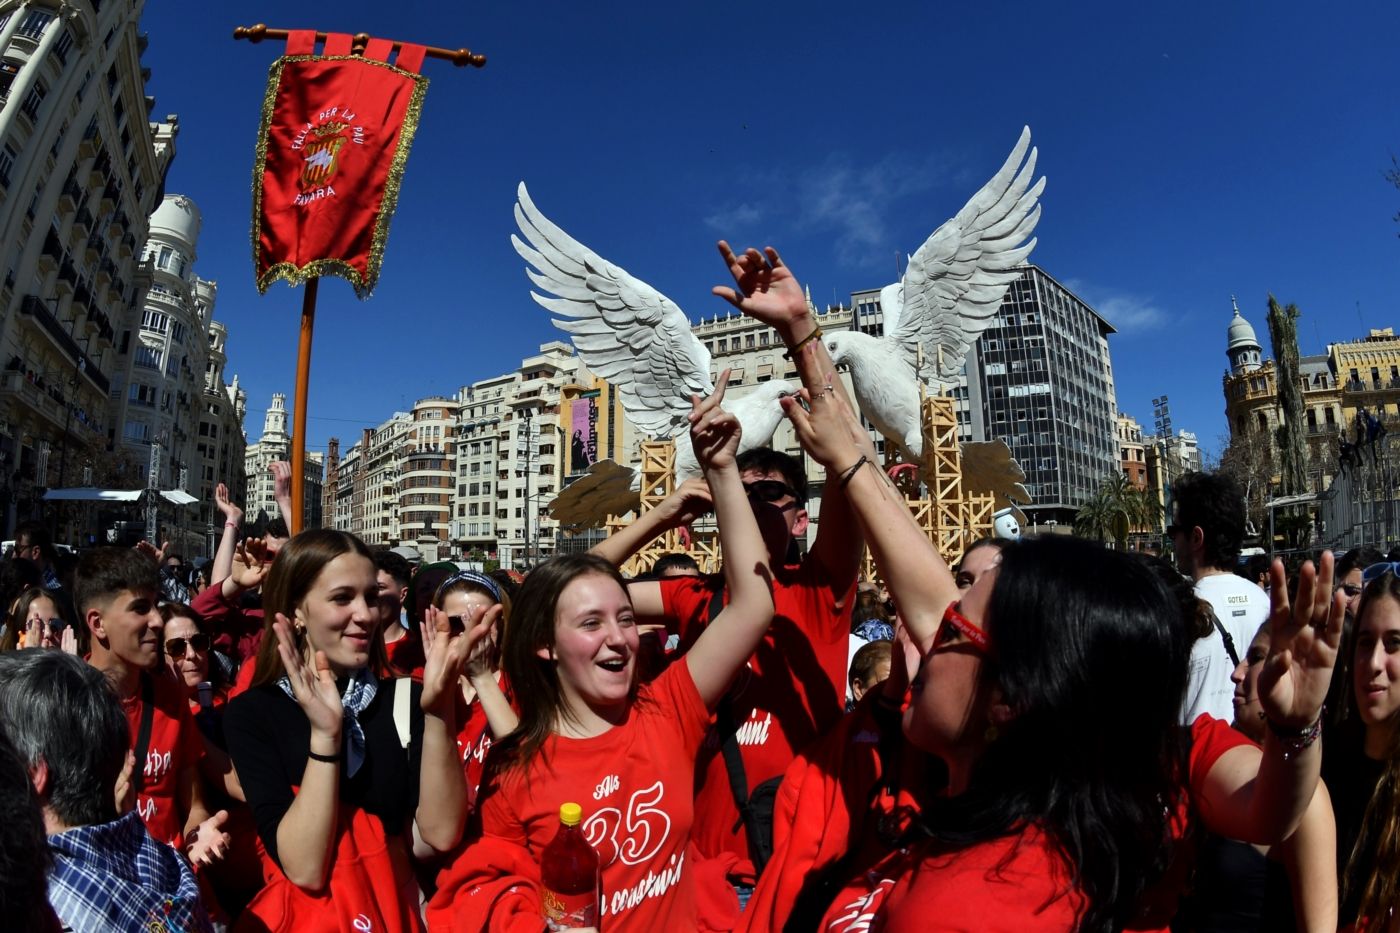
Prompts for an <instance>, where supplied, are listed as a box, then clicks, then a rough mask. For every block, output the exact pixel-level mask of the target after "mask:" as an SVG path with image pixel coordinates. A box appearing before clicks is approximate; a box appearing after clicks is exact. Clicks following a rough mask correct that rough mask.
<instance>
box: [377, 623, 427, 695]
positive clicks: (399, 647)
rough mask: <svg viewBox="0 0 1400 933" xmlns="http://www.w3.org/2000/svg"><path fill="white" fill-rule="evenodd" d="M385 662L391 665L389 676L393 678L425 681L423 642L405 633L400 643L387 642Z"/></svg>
mask: <svg viewBox="0 0 1400 933" xmlns="http://www.w3.org/2000/svg"><path fill="white" fill-rule="evenodd" d="M384 658H385V662H386V663H387V664H388V665H389V675H390V676H392V677H411V678H413V679H414V680H416V681H418V682H420V683H421V682H422V680H423V665H424V664H425V663H426V658H425V656H424V654H423V640H422V639H421V638H415V637H414V636H412V635H410V634H408V633H404V635H403V636H402V637H401V638H399V640H398V641H392V642H387V643H385V645H384Z"/></svg>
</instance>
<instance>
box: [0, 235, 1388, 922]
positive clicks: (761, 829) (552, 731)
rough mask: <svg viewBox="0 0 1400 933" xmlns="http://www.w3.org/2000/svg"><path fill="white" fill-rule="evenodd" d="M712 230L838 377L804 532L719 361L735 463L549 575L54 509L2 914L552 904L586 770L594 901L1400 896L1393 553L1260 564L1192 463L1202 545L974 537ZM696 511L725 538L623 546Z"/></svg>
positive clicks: (11, 813) (5, 740) (1334, 914)
mask: <svg viewBox="0 0 1400 933" xmlns="http://www.w3.org/2000/svg"><path fill="white" fill-rule="evenodd" d="M721 255H722V257H723V259H724V261H725V263H726V265H727V266H728V268H729V271H730V272H731V274H732V276H733V279H734V283H733V285H732V286H727V287H722V288H717V289H716V293H717V294H720V295H721V296H722V297H724V298H726V299H727V300H729V301H730V302H732V303H733V304H734V305H735V306H736V307H737V308H738V309H739V310H741V311H742V312H744V313H745V314H748V315H750V316H752V317H754V318H756V319H757V320H759V321H762V322H764V323H765V324H768V325H770V326H771V327H773V328H774V329H775V330H776V331H777V333H778V335H779V336H780V338H781V339H782V340H783V342H784V343H785V344H786V346H787V348H788V354H789V356H790V358H791V359H792V360H793V361H794V362H795V364H796V367H797V370H798V374H799V376H800V378H801V380H802V384H803V388H802V389H801V390H800V392H799V393H798V394H796V395H795V396H792V397H790V398H787V399H784V400H783V406H784V410H785V413H786V415H787V417H788V418H789V420H790V421H791V423H792V425H793V428H794V431H795V434H796V436H797V438H798V440H799V442H800V443H801V445H802V447H803V449H804V450H805V451H806V453H807V455H808V456H809V457H811V458H812V459H813V460H814V461H816V462H817V463H819V464H820V465H821V466H823V467H825V471H826V477H825V481H824V484H823V488H822V490H821V513H820V521H819V522H818V523H817V531H816V534H815V537H814V538H813V540H812V543H811V546H810V547H808V548H806V549H805V551H803V550H802V549H801V548H800V547H799V546H798V542H799V541H802V540H804V539H805V538H806V537H807V531H808V524H809V522H810V521H811V518H812V517H811V516H810V515H809V513H808V510H807V502H808V497H809V490H808V488H807V480H806V473H805V470H804V468H803V464H802V463H800V462H799V461H798V460H796V459H795V458H793V457H790V456H788V455H785V454H783V453H780V452H777V451H773V450H770V449H766V448H756V449H752V450H747V451H745V452H744V453H743V454H740V453H739V452H738V450H739V439H740V427H739V424H738V421H737V420H736V419H735V418H734V417H733V415H731V414H729V413H727V412H726V411H725V410H724V409H723V408H722V407H721V402H722V401H723V398H724V395H725V391H726V382H727V373H723V374H721V375H720V378H719V379H718V380H717V386H718V387H717V389H716V390H715V392H714V394H713V395H712V396H710V397H708V398H698V397H697V398H695V399H694V401H693V410H692V413H691V416H690V422H691V427H690V440H689V442H690V443H691V444H692V445H693V447H694V451H695V455H696V460H697V462H698V463H699V465H700V468H701V471H702V474H703V476H702V478H701V479H696V480H691V481H687V482H686V483H683V484H682V485H681V486H680V487H679V488H677V490H676V491H675V492H674V494H672V495H671V496H669V497H668V498H667V499H666V500H665V501H664V502H662V503H661V504H660V505H659V506H657V507H656V508H654V509H651V510H649V511H648V512H646V513H644V514H642V515H641V516H640V517H639V518H638V519H637V520H635V521H634V522H632V523H631V524H630V525H628V526H626V527H624V528H622V529H621V530H619V531H617V532H616V533H614V534H613V535H612V536H611V537H609V538H608V539H607V540H605V541H604V542H602V543H601V544H599V545H597V546H596V547H595V548H594V549H593V550H592V551H591V552H589V553H587V554H569V555H562V556H558V557H555V558H552V559H550V560H547V561H545V562H543V563H542V564H540V565H539V566H538V567H536V568H534V569H533V570H531V571H530V572H529V573H528V574H526V575H525V576H524V577H523V579H522V578H520V576H519V575H518V574H509V573H504V572H501V571H496V572H493V573H486V572H482V571H481V570H478V569H467V568H465V567H464V566H461V565H458V564H456V563H454V562H451V561H444V562H438V563H427V564H423V563H421V562H419V563H417V564H415V563H414V562H411V561H410V560H409V559H408V557H406V556H405V555H403V554H401V553H398V552H396V551H376V550H371V549H370V548H368V547H367V546H366V545H365V544H364V543H363V542H362V541H360V540H359V539H358V538H356V537H355V536H354V535H351V534H348V533H345V532H341V531H333V530H327V529H316V530H308V531H303V532H301V533H299V534H296V535H289V534H288V530H287V528H286V527H282V526H275V527H272V528H270V529H269V532H268V533H267V534H265V535H262V536H253V537H243V536H242V533H241V532H242V528H241V525H242V512H241V510H240V509H239V508H238V507H237V505H235V504H234V503H232V502H230V501H229V498H228V494H227V491H226V490H225V489H223V487H220V488H219V490H218V491H217V493H216V505H217V507H218V508H219V509H220V510H221V511H222V513H223V514H224V516H225V518H226V521H225V526H224V532H223V536H222V538H221V540H220V543H219V547H218V549H217V551H216V553H215V554H213V555H210V559H208V560H200V561H191V562H189V564H188V565H187V564H186V561H185V560H184V559H183V558H182V557H181V556H180V555H175V554H171V553H167V552H165V551H164V550H161V549H158V548H157V547H155V546H154V545H153V544H149V543H143V544H142V545H140V546H138V547H136V548H115V547H108V548H97V549H93V550H90V551H87V552H85V553H83V554H82V555H81V556H79V557H77V558H76V559H73V558H70V557H68V556H67V555H62V554H58V553H57V552H55V551H54V549H53V547H52V546H51V544H50V543H49V541H48V538H47V536H46V534H45V532H44V529H43V528H42V527H41V526H37V525H25V526H21V528H20V529H18V531H17V534H16V544H15V547H14V550H13V553H12V554H10V555H6V557H5V559H4V560H3V561H2V562H0V591H2V592H3V594H4V598H5V600H6V608H7V610H8V612H7V614H6V616H5V619H4V631H3V634H2V635H0V780H3V781H4V782H5V787H4V791H3V794H0V802H2V803H0V810H3V813H0V865H3V868H4V870H3V871H2V872H0V916H3V917H4V918H5V919H4V924H5V926H6V928H13V929H24V930H75V931H99V930H100V931H106V930H131V931H137V930H141V931H155V930H160V931H167V930H168V931H176V930H180V931H207V930H213V929H232V930H239V931H282V930H288V931H290V930H298V931H301V930H308V931H346V933H351V931H355V933H365V931H375V933H379V931H384V933H396V931H420V930H425V929H426V930H431V931H438V930H441V931H468V930H470V931H478V930H493V931H495V930H503V931H515V930H521V931H526V930H529V931H538V930H544V929H559V928H561V927H560V926H558V924H557V923H556V922H555V921H553V920H551V919H550V918H551V917H554V916H556V914H557V912H556V911H554V906H553V905H554V904H555V902H556V899H557V893H558V892H554V891H552V890H551V889H550V888H549V887H548V884H547V879H546V878H545V876H544V874H542V868H541V859H542V855H543V853H544V852H545V851H546V849H548V848H549V847H550V845H551V840H552V839H553V838H554V836H555V834H556V832H558V831H559V829H560V825H561V806H562V805H564V804H573V805H576V806H575V807H574V808H572V815H571V816H570V809H571V808H565V809H564V815H565V820H564V821H565V823H567V824H569V825H574V824H577V825H578V826H579V828H580V831H581V832H582V833H583V835H584V837H585V838H586V840H587V842H588V844H589V845H590V846H591V847H592V850H593V851H594V852H595V853H596V856H597V866H598V867H597V879H596V882H595V883H593V884H592V888H593V889H594V894H595V895H596V900H595V901H594V903H593V906H592V907H591V908H589V909H587V910H585V911H584V913H583V914H581V915H574V916H575V919H576V920H577V917H578V916H582V917H583V918H584V919H583V920H580V921H578V922H576V923H574V925H573V926H570V927H568V928H569V929H575V930H584V929H606V930H609V931H628V930H634V931H644V930H645V931H653V930H665V931H671V930H676V931H690V930H707V931H709V930H713V931H728V930H742V931H753V933H760V931H769V930H772V931H783V930H821V931H831V933H855V931H866V930H884V931H891V933H896V931H912V930H939V929H955V930H1066V931H1070V930H1083V931H1109V930H1169V929H1170V930H1201V931H1206V930H1285V929H1295V928H1296V929H1300V930H1331V929H1338V928H1346V929H1352V930H1358V931H1363V930H1364V931H1367V933H1375V931H1395V930H1400V918H1397V917H1396V916H1395V915H1394V912H1393V907H1394V906H1395V904H1396V901H1397V898H1400V891H1397V886H1400V746H1397V743H1400V735H1398V734H1397V729H1396V724H1397V722H1400V562H1397V560H1396V558H1397V557H1400V555H1395V554H1392V555H1390V559H1389V560H1387V558H1386V557H1384V556H1382V555H1381V554H1379V553H1378V552H1375V551H1373V550H1370V549H1364V548H1363V549H1358V550H1355V551H1352V552H1348V553H1347V554H1346V555H1344V556H1342V557H1341V558H1340V559H1338V558H1335V557H1334V555H1333V554H1331V553H1330V552H1327V553H1322V554H1321V555H1320V556H1319V558H1318V560H1317V561H1316V563H1315V564H1314V563H1313V562H1312V561H1305V562H1303V563H1301V565H1299V566H1297V567H1294V568H1290V569H1286V568H1285V566H1284V565H1283V563H1282V562H1280V561H1274V562H1272V563H1269V564H1266V565H1265V566H1263V567H1256V566H1241V565H1240V561H1239V552H1240V548H1241V543H1242V540H1243V535H1244V528H1245V520H1244V512H1243V509H1244V503H1243V497H1242V496H1241V495H1240V492H1239V490H1238V488H1236V486H1235V485H1234V483H1233V482H1232V481H1230V480H1229V479H1228V478H1225V477H1223V476H1220V475H1214V474H1206V473H1200V474H1190V475H1188V476H1185V477H1183V478H1182V479H1181V480H1180V481H1179V482H1178V483H1177V484H1176V485H1175V488H1174V489H1173V497H1172V499H1173V512H1172V516H1171V518H1172V524H1171V526H1170V527H1169V529H1168V535H1169V537H1170V538H1171V542H1172V550H1173V556H1174V559H1175V560H1174V563H1173V562H1170V561H1167V560H1164V559H1163V558H1161V557H1154V556H1147V555H1139V554H1130V553H1124V552H1120V551H1114V550H1109V549H1105V548H1103V547H1101V546H1099V545H1097V544H1091V543H1089V542H1085V541H1081V540H1078V539H1074V538H1070V537H1067V536H1059V535H1047V536H1041V537H1033V538H1027V539H1024V540H1019V541H1006V540H1001V539H988V540H985V541H979V542H976V543H975V544H974V545H973V546H971V547H969V548H968V549H967V550H966V551H965V553H964V554H963V556H962V559H961V561H960V563H959V564H958V565H957V566H955V567H949V566H947V565H946V564H945V563H944V560H943V558H942V557H941V556H940V554H939V552H938V550H937V549H936V548H935V546H934V544H933V543H932V542H931V541H929V539H928V538H927V537H926V536H925V535H924V534H923V532H922V531H921V530H920V528H919V527H918V525H917V524H916V523H915V521H914V519H913V518H912V516H911V515H910V512H909V510H908V507H907V505H906V503H905V501H904V499H903V498H902V496H901V494H900V493H899V492H898V491H897V490H896V489H895V487H894V485H893V484H892V483H891V482H890V481H889V479H888V477H887V476H886V475H885V473H884V472H882V471H881V469H880V467H879V465H878V463H877V455H876V451H875V449H874V447H873V445H872V444H871V441H870V438H869V435H868V433H867V432H866V431H865V430H864V429H863V428H862V426H861V424H860V421H859V418H858V417H857V413H856V412H855V411H854V410H853V409H852V406H851V403H850V400H849V399H848V398H847V397H846V395H845V392H844V390H843V389H842V386H841V383H840V381H839V380H838V379H836V378H835V375H834V367H833V365H832V362H831V360H830V357H829V356H828V354H827V352H826V350H825V349H824V347H823V344H822V341H821V340H820V339H813V338H814V336H819V333H820V332H819V331H818V330H817V329H816V325H815V322H814V321H813V320H812V318H811V317H810V315H809V313H808V311H807V302H806V300H805V298H804V295H803V292H802V289H801V288H800V286H799V285H798V283H797V281H796V280H795V279H794V278H793V276H792V274H791V272H790V271H789V270H788V268H787V267H786V266H785V265H784V264H783V262H782V260H781V258H780V257H779V256H778V254H777V253H776V252H774V251H772V250H771V249H770V250H767V251H764V252H759V251H757V250H747V251H745V252H743V253H738V254H736V253H734V252H732V251H731V250H730V249H729V247H728V246H727V245H726V244H721ZM275 472H276V473H277V478H278V482H279V490H283V491H285V488H286V483H285V480H286V478H287V473H286V468H285V466H284V465H278V466H277V467H276V468H275ZM703 515H713V516H714V519H715V521H716V524H717V528H718V534H719V538H720V543H721V546H722V554H723V566H722V568H721V571H720V572H719V573H718V574H715V575H712V576H705V575H702V574H701V573H700V572H699V568H698V566H696V565H695V563H694V561H693V560H690V559H689V558H686V557H685V556H684V555H670V556H668V557H666V558H664V559H662V560H661V561H658V562H657V563H656V565H655V566H653V567H652V568H651V569H650V570H649V572H647V573H645V574H642V575H639V576H635V577H631V578H628V577H625V576H623V575H622V574H621V573H620V572H619V570H618V567H619V566H620V565H622V564H624V563H625V562H627V561H628V560H629V558H631V557H632V555H634V554H635V553H636V552H637V551H638V550H639V549H641V548H643V547H644V546H646V545H648V544H649V543H650V542H651V541H653V540H654V539H655V538H656V537H657V536H658V535H660V534H662V533H664V532H666V531H669V530H671V529H673V528H678V527H680V526H683V525H686V524H689V523H691V522H693V521H694V520H696V519H697V518H699V517H701V516H703ZM867 548H868V549H869V551H870V553H871V554H872V555H873V558H874V561H875V566H876V567H877V569H878V580H875V581H866V580H862V579H860V568H861V563H862V556H863V554H864V553H865V551H866V549H867ZM1290 570H1291V572H1290ZM1237 571H1238V572H1237ZM579 923H583V924H585V925H584V926H579V925H578V924H579Z"/></svg>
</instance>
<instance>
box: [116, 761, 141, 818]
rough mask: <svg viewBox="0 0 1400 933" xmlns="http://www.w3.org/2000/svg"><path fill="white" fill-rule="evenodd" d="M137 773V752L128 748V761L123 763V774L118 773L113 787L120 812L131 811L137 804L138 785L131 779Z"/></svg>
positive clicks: (118, 811)
mask: <svg viewBox="0 0 1400 933" xmlns="http://www.w3.org/2000/svg"><path fill="white" fill-rule="evenodd" d="M135 773H136V753H135V752H133V751H132V750H131V749H127V752H126V762H125V763H124V764H123V765H122V770H121V774H118V775H117V784H116V787H114V788H113V789H112V796H113V799H114V800H115V802H116V807H117V813H119V814H123V813H130V812H131V808H132V807H134V806H136V785H135V784H133V783H132V781H131V776H132V775H133V774H135Z"/></svg>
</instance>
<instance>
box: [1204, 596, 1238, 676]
mask: <svg viewBox="0 0 1400 933" xmlns="http://www.w3.org/2000/svg"><path fill="white" fill-rule="evenodd" d="M1210 620H1211V621H1212V622H1214V623H1215V630H1216V631H1217V632H1219V633H1220V637H1221V638H1222V639H1223V640H1224V642H1225V653H1226V654H1228V655H1229V656H1230V663H1231V664H1233V665H1234V666H1235V667H1239V666H1240V655H1239V652H1238V651H1236V650H1235V640H1234V639H1233V638H1231V637H1230V633H1229V632H1228V631H1227V630H1226V629H1225V624H1224V623H1223V622H1221V621H1220V617H1219V616H1217V615H1216V614H1215V610H1214V609H1211V610H1210Z"/></svg>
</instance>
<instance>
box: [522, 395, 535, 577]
mask: <svg viewBox="0 0 1400 933" xmlns="http://www.w3.org/2000/svg"><path fill="white" fill-rule="evenodd" d="M521 417H523V418H524V419H525V509H524V511H525V564H526V566H527V567H533V564H534V559H533V555H532V553H531V551H532V548H531V547H530V469H531V467H530V448H531V446H532V445H531V443H530V442H531V441H532V440H534V434H533V433H532V431H531V427H532V419H533V417H534V412H533V410H532V409H530V408H529V407H528V406H527V407H526V408H523V409H521Z"/></svg>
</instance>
